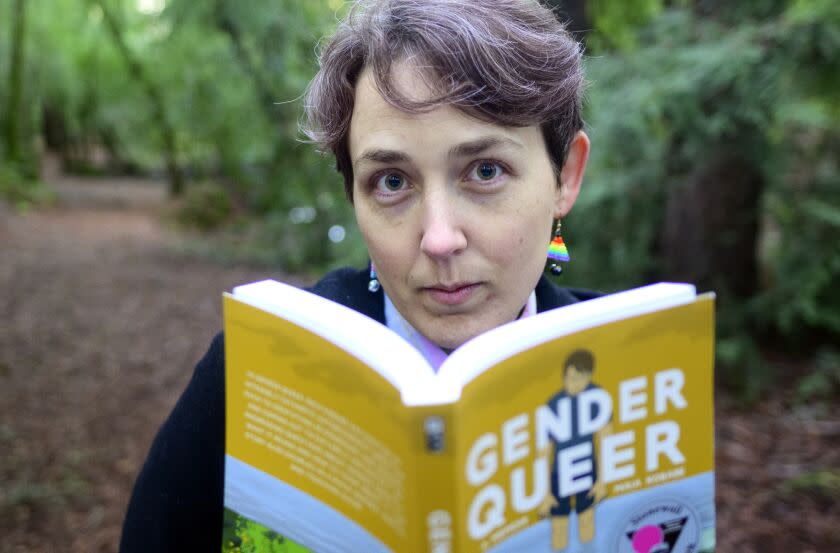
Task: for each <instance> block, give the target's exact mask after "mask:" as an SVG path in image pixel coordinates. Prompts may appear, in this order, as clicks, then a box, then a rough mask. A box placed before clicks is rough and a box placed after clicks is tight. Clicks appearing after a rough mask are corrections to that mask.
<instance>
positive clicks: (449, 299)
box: [422, 282, 481, 305]
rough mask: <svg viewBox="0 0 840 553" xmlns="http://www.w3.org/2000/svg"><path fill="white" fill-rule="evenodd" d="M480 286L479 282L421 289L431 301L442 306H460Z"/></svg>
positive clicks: (440, 285)
mask: <svg viewBox="0 0 840 553" xmlns="http://www.w3.org/2000/svg"><path fill="white" fill-rule="evenodd" d="M479 286H481V283H480V282H456V283H452V284H443V283H439V284H434V285H432V286H427V287H425V288H423V289H422V290H423V292H425V293H426V294H427V295H428V296H429V297H431V298H432V300H433V301H435V302H437V303H440V304H443V305H460V304H462V303H465V302H466V301H467V300H469V299H470V298H471V297H472V296H473V295H474V294H475V292H476V291H477V290H478V288H479Z"/></svg>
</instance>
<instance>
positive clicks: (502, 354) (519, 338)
mask: <svg viewBox="0 0 840 553" xmlns="http://www.w3.org/2000/svg"><path fill="white" fill-rule="evenodd" d="M696 297H697V291H696V289H695V287H694V286H693V285H691V284H679V283H669V282H661V283H659V284H652V285H650V286H643V287H641V288H635V289H633V290H628V291H626V292H619V293H617V294H611V295H608V296H602V297H600V298H595V299H592V300H589V301H584V302H580V303H575V304H572V305H567V306H565V307H561V308H558V309H553V310H551V311H547V312H544V313H540V314H538V315H535V316H533V317H528V318H527V319H522V320H519V321H515V322H513V323H508V324H506V325H502V326H500V327H498V328H494V329H493V330H490V331H488V332H485V333H484V334H481V335H479V336H476V337H475V338H473V339H472V340H470V341H468V342H467V343H465V344H464V345H463V346H461V347H460V348H458V349H457V350H456V351H454V352H453V353H452V355H450V356H449V358H448V359H447V360H446V361H445V362H444V364H443V365H442V366H441V368H440V370H439V372H438V380H439V381H440V385H439V388H441V389H445V390H447V391H455V390H457V392H458V395H457V396H451V395H448V397H447V399H448V400H449V401H457V400H458V398H459V397H460V392H461V390H462V389H463V387H464V386H465V385H466V384H467V383H468V382H470V381H471V380H473V379H475V378H476V377H478V376H479V375H480V374H481V373H483V372H484V371H486V370H487V369H489V368H491V367H493V366H494V365H496V364H497V363H500V362H501V361H503V360H505V359H507V358H509V357H512V356H513V355H516V354H517V353H519V352H522V351H525V350H527V349H530V348H532V347H534V346H536V345H537V344H541V343H543V342H547V341H549V340H552V339H555V338H558V337H560V336H566V335H569V334H573V333H575V332H579V331H581V330H584V329H587V328H593V327H596V326H599V325H603V324H606V323H610V322H613V321H618V320H622V319H628V318H630V317H635V316H638V315H643V314H646V313H653V312H655V311H661V310H664V309H668V308H671V307H676V306H678V305H685V304H687V303H691V302H692V301H694V300H695V299H696ZM418 399H419V400H421V401H422V400H423V398H418Z"/></svg>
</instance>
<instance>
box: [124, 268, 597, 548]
mask: <svg viewBox="0 0 840 553" xmlns="http://www.w3.org/2000/svg"><path fill="white" fill-rule="evenodd" d="M367 285H368V275H367V272H366V271H356V270H353V269H339V270H338V271H334V272H332V273H330V274H328V275H327V276H326V277H324V278H323V279H322V280H321V281H320V282H318V283H317V284H316V285H315V286H314V287H313V288H312V289H311V291H312V292H314V293H316V294H318V295H320V296H322V297H325V298H327V299H330V300H332V301H335V302H337V303H340V304H342V305H346V306H347V307H350V308H351V309H354V310H356V311H358V312H359V313H362V314H364V315H367V316H368V317H370V318H372V319H375V320H377V321H379V322H381V323H383V324H384V323H385V311H384V301H383V296H382V292H381V291H380V292H377V293H375V294H374V293H371V292H369V291H368V289H367ZM536 293H537V308H538V310H539V311H547V310H549V309H554V308H556V307H561V306H563V305H568V304H570V303H576V302H578V301H583V300H586V299H590V298H592V297H595V294H593V293H591V292H586V291H582V290H572V289H567V288H559V287H557V286H554V285H553V284H551V283H550V282H548V280H546V279H545V278H542V279H541V280H540V282H539V284H538V285H537V288H536ZM224 377H225V356H224V337H223V336H222V334H221V333H220V334H218V335H217V336H216V337H215V338H214V339H213V342H212V343H211V344H210V349H209V350H208V351H207V353H206V354H205V355H204V358H203V359H202V360H201V361H199V363H198V365H197V366H196V368H195V372H194V374H193V376H192V379H191V380H190V382H189V384H188V385H187V388H186V390H185V391H184V393H183V395H182V396H181V398H180V399H179V400H178V403H177V404H176V405H175V408H174V409H173V411H172V413H171V414H170V415H169V418H168V419H167V420H166V422H164V424H163V426H162V427H161V429H160V431H159V432H158V435H157V437H156V438H155V440H154V442H153V443H152V447H151V450H150V451H149V456H148V458H147V459H146V462H145V464H144V465H143V468H142V470H141V471H140V475H139V476H138V477H137V482H136V483H135V485H134V492H133V493H132V496H131V500H130V502H129V504H128V511H127V513H126V517H125V523H124V526H123V534H122V541H121V543H120V551H121V553H134V552H138V553H140V552H142V553H148V552H152V551H154V552H156V553H164V552H168V551H173V552H176V551H177V552H179V553H183V552H191V553H192V552H204V551H208V552H209V551H213V552H215V551H219V550H220V548H221V542H222V517H223V506H222V504H223V493H224V456H225V380H224Z"/></svg>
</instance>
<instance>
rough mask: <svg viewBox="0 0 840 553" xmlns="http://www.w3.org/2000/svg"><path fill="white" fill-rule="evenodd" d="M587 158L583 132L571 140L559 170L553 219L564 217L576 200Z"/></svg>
mask: <svg viewBox="0 0 840 553" xmlns="http://www.w3.org/2000/svg"><path fill="white" fill-rule="evenodd" d="M588 158H589V137H588V136H586V133H585V132H583V131H578V133H577V134H576V135H575V136H574V138H572V142H571V143H570V144H569V152H568V154H566V162H565V163H564V164H563V169H561V170H560V186H558V187H557V192H556V193H555V198H554V199H555V201H554V218H555V219H561V218H563V217H565V216H566V215H567V214H568V213H569V211H571V210H572V206H573V205H574V204H575V200H577V197H578V193H579V192H580V185H581V183H582V182H583V172H584V170H585V169H586V160H587V159H588Z"/></svg>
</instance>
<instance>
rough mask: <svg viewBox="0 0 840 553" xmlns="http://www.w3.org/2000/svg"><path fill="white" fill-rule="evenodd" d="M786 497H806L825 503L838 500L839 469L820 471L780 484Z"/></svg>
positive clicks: (839, 491) (839, 488)
mask: <svg viewBox="0 0 840 553" xmlns="http://www.w3.org/2000/svg"><path fill="white" fill-rule="evenodd" d="M781 491H782V493H783V494H784V495H786V496H792V495H800V494H801V495H806V496H809V497H819V498H821V499H823V500H827V501H832V502H833V501H837V500H838V499H840V469H836V468H832V469H822V470H815V471H812V472H806V473H804V474H801V475H799V476H795V477H793V478H790V479H789V480H787V481H785V482H784V484H782V487H781Z"/></svg>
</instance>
